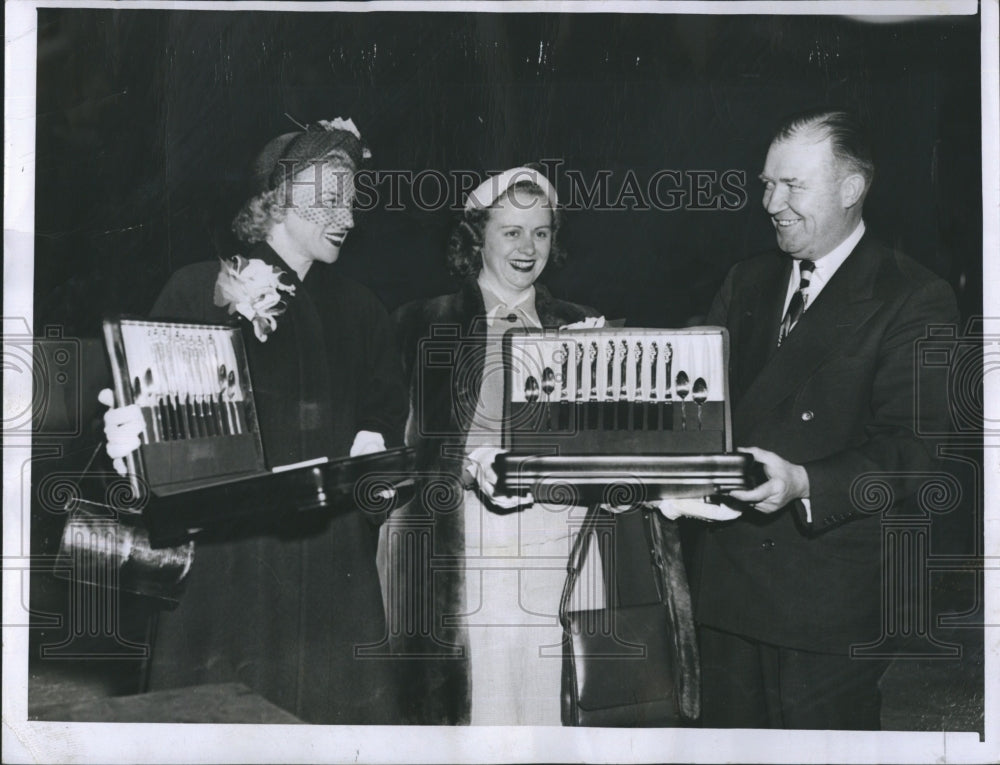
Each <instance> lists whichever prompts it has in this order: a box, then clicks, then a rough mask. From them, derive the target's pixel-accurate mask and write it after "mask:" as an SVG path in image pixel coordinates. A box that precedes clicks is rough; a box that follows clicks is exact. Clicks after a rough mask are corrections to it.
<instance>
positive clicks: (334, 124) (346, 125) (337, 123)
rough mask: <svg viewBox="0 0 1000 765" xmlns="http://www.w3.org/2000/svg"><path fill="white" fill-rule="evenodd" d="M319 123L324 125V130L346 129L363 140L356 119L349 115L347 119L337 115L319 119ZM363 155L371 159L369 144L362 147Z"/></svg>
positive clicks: (321, 125)
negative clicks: (329, 118)
mask: <svg viewBox="0 0 1000 765" xmlns="http://www.w3.org/2000/svg"><path fill="white" fill-rule="evenodd" d="M316 124H317V125H319V126H320V127H322V128H323V129H324V130H345V131H347V132H348V133H351V134H352V135H353V136H354V137H355V138H357V139H358V140H359V141H360V140H361V131H360V130H358V126H357V125H355V124H354V120H353V119H351V118H350V117H348V118H347V119H346V120H345V119H344V118H343V117H337V118H336V119H333V120H319V121H317V122H316ZM361 156H362V157H363V158H364V159H371V158H372V153H371V152H370V151H368V147H367V146H363V147H362V149H361Z"/></svg>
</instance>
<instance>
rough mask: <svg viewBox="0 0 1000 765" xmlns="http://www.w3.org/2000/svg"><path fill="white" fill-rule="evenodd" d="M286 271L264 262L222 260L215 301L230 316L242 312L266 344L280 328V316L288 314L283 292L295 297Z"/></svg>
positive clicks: (240, 258) (241, 258)
mask: <svg viewBox="0 0 1000 765" xmlns="http://www.w3.org/2000/svg"><path fill="white" fill-rule="evenodd" d="M284 273H285V272H284V271H282V270H281V269H280V268H277V267H276V266H269V265H268V264H267V263H265V262H264V261H263V260H258V259H257V258H253V259H252V260H247V259H246V258H244V257H242V256H241V255H234V256H233V257H232V258H230V259H229V260H223V261H222V268H220V269H219V276H218V278H217V279H216V280H215V297H214V302H215V304H216V305H217V306H222V307H223V308H225V309H226V310H228V311H229V313H230V314H233V313H238V314H240V316H242V317H244V318H245V319H246V320H247V321H249V322H250V323H251V324H252V325H253V333H254V334H255V335H256V336H257V339H258V340H260V341H261V342H262V343H264V342H267V336H268V335H269V334H271V333H272V332H273V331H274V330H275V328H276V327H277V326H278V321H277V317H278V316H281V314H283V313H284V312H285V304H284V303H282V302H281V299H282V294H281V293H282V292H287V293H288V294H289V295H294V294H295V285H294V284H283V283H282V282H281V276H282V275H283V274H284Z"/></svg>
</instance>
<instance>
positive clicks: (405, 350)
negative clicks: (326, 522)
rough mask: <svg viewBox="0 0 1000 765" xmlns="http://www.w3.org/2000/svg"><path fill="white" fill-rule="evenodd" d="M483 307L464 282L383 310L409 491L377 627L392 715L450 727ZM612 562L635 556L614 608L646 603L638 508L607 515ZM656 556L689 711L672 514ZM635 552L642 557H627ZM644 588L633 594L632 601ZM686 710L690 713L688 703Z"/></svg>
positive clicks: (457, 701) (541, 295) (691, 667)
mask: <svg viewBox="0 0 1000 765" xmlns="http://www.w3.org/2000/svg"><path fill="white" fill-rule="evenodd" d="M535 289H536V297H535V308H536V310H537V313H538V317H539V319H540V320H541V323H542V326H544V327H547V328H556V327H560V326H564V325H566V324H571V323H573V322H577V321H581V320H582V319H585V318H587V317H592V316H597V315H599V314H598V313H597V312H596V311H594V310H593V309H591V308H587V307H584V306H579V305H576V304H573V303H569V302H566V301H563V300H557V299H555V298H553V297H552V295H551V294H550V293H549V292H548V291H547V290H546V289H545V288H544V287H542V286H541V285H538V284H536V285H535ZM485 313H486V310H485V307H484V305H483V298H482V293H481V291H480V289H479V286H478V284H477V283H476V281H475V279H469V280H467V281H466V282H465V283H464V284H463V285H462V288H461V290H460V291H459V292H457V293H455V294H452V295H444V296H441V297H437V298H433V299H431V300H424V301H419V302H414V303H410V304H408V305H405V306H403V307H402V308H400V309H399V310H397V311H396V312H395V313H394V314H393V320H394V323H395V325H396V330H397V337H398V340H399V343H400V347H401V351H402V354H403V366H404V373H405V374H406V376H407V378H408V379H409V381H410V418H409V421H408V423H407V436H406V437H407V443H408V444H409V445H410V446H414V447H415V448H416V455H417V456H416V459H417V470H418V476H419V482H418V489H417V494H416V499H415V500H414V501H413V502H412V503H410V504H409V505H408V506H406V507H404V508H402V509H401V510H399V511H397V513H396V514H395V515H394V516H393V518H392V522H391V524H390V527H389V529H390V544H389V549H390V550H391V551H393V552H392V553H391V556H395V557H396V560H395V561H394V562H393V564H392V567H391V570H392V571H393V575H392V576H391V577H390V580H391V581H390V584H389V590H390V594H389V602H390V614H389V620H390V624H389V630H390V635H391V636H392V644H393V647H394V652H395V653H396V654H397V655H399V656H400V657H401V658H400V659H399V661H398V667H399V670H400V673H401V678H400V683H401V687H403V688H406V689H407V690H406V692H405V701H404V722H406V723H411V724H456V723H464V722H468V720H469V713H470V682H469V657H468V655H467V645H466V643H465V641H464V638H463V630H462V625H461V620H460V619H458V618H457V615H458V614H459V613H460V610H459V609H460V605H461V602H462V597H463V592H464V583H463V576H464V571H463V560H462V559H463V556H464V553H465V549H464V544H465V538H464V517H463V516H464V499H465V498H464V489H465V486H466V485H467V484H466V483H465V480H466V479H463V465H464V457H465V440H466V435H467V433H468V430H469V427H470V422H471V419H472V416H473V413H474V412H475V408H476V402H477V400H478V397H479V390H480V385H481V380H482V372H483V367H484V359H485V349H486V329H487V327H486V322H485V319H484V315H485ZM617 518H618V519H619V522H618V524H617V526H616V529H617V531H616V534H615V544H616V546H617V547H618V548H619V549H620V550H621V553H619V554H617V556H616V558H617V560H618V561H624V560H628V561H641V562H642V563H641V565H638V566H637V567H636V568H635V569H631V568H630V567H628V566H625V565H623V566H620V567H617V570H618V571H620V572H623V573H620V574H619V576H618V577H617V578H618V581H617V582H615V583H614V587H613V588H612V591H611V592H612V593H613V594H612V595H611V597H612V598H617V600H618V602H619V603H621V604H622V605H627V604H629V603H630V602H633V599H635V600H634V602H650V601H651V600H654V599H655V594H651V593H654V590H655V586H654V584H653V582H652V579H651V577H650V575H649V570H650V569H649V565H648V556H647V555H646V552H647V550H646V543H645V541H644V536H643V532H642V529H641V523H640V520H641V518H640V514H639V512H637V511H636V512H630V513H625V514H622V515H621V516H617ZM663 528H664V532H665V533H664V539H665V542H664V545H665V548H667V549H665V550H663V551H662V552H663V554H664V558H665V559H666V561H667V568H668V576H669V577H670V580H671V585H672V588H671V589H672V591H673V594H674V595H675V597H674V600H673V604H674V607H675V608H674V618H675V621H676V625H675V626H676V630H677V643H676V645H675V646H674V649H675V650H674V655H675V659H676V663H677V666H678V667H679V668H680V669H679V672H678V674H679V676H680V677H679V680H678V684H679V685H680V686H681V687H682V693H683V694H684V696H685V698H684V699H683V700H682V703H684V704H685V706H686V709H687V710H688V711H689V712H690V711H692V710H696V708H697V679H696V672H697V668H696V656H697V652H696V648H695V642H694V635H693V632H694V625H693V619H692V615H691V610H690V600H689V596H688V590H687V579H686V575H685V573H684V568H683V564H682V562H681V557H680V550H679V546H678V542H677V535H676V530H675V528H674V525H673V524H672V523H667V522H664V524H663ZM637 551H642V554H638V555H637ZM643 597H645V598H646V599H645V600H642V598H643ZM694 713H695V714H696V711H695V712H694Z"/></svg>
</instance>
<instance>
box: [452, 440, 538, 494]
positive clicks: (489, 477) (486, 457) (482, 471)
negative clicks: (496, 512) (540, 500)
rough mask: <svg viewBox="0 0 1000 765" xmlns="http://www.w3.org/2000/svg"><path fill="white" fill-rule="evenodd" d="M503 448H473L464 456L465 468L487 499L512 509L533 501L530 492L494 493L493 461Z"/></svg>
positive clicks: (494, 473)
mask: <svg viewBox="0 0 1000 765" xmlns="http://www.w3.org/2000/svg"><path fill="white" fill-rule="evenodd" d="M503 452H504V450H503V449H497V448H495V447H492V446H480V447H477V448H476V449H473V450H472V451H471V452H470V453H469V454H468V455H467V456H466V458H465V460H466V465H465V469H466V470H467V471H468V473H469V475H471V476H472V477H473V478H475V479H476V483H477V484H478V485H479V490H480V491H481V492H482V493H483V494H485V495H486V496H487V497H488V498H489V500H490V501H491V502H492V503H493V504H494V505H496V506H497V507H499V508H502V509H504V510H512V509H513V508H515V507H519V506H521V505H523V506H525V507H527V506H528V505H532V504H534V502H535V499H534V497H532V496H531V494H530V493H528V494H526V495H524V496H523V497H521V496H515V497H508V496H507V495H505V494H496V486H497V474H496V471H495V470H493V461H494V460H495V459H496V458H497V455H498V454H503Z"/></svg>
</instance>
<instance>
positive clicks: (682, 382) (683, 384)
mask: <svg viewBox="0 0 1000 765" xmlns="http://www.w3.org/2000/svg"><path fill="white" fill-rule="evenodd" d="M690 385H691V381H690V380H689V379H688V376H687V372H685V371H684V370H681V371H680V372H678V373H677V379H676V380H675V384H674V392H675V393H676V394H677V397H678V398H679V399H680V400H681V430H687V411H686V409H685V406H684V405H685V403H686V402H685V401H684V399H686V398H687V395H688V393H690V392H691V389H690V387H689V386H690Z"/></svg>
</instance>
